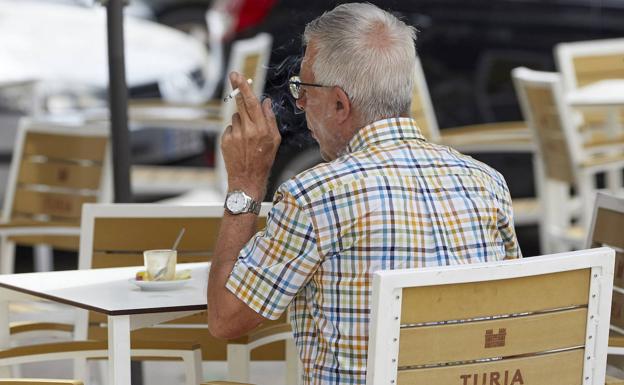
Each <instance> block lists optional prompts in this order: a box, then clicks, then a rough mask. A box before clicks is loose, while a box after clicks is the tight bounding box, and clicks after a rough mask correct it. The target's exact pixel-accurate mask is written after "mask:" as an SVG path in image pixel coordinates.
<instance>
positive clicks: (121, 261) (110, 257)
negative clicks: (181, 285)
mask: <svg viewBox="0 0 624 385" xmlns="http://www.w3.org/2000/svg"><path fill="white" fill-rule="evenodd" d="M211 258H212V252H206V251H204V252H187V251H185V250H178V258H177V263H192V262H207V261H210V259H211ZM141 265H143V253H142V252H138V251H137V252H135V253H106V252H101V251H97V252H94V253H93V258H92V260H91V268H93V269H101V268H107V267H122V266H141Z"/></svg>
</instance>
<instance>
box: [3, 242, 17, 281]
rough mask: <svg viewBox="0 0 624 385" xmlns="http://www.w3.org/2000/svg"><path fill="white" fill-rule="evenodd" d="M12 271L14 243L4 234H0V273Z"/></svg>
mask: <svg viewBox="0 0 624 385" xmlns="http://www.w3.org/2000/svg"><path fill="white" fill-rule="evenodd" d="M14 271H15V243H13V242H11V241H9V240H8V239H7V237H5V236H0V274H11V273H13V272H14Z"/></svg>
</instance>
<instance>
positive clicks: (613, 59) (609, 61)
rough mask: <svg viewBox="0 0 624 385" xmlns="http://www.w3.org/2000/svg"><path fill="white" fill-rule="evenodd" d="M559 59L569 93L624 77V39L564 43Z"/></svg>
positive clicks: (557, 58)
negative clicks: (596, 83) (576, 89)
mask: <svg viewBox="0 0 624 385" xmlns="http://www.w3.org/2000/svg"><path fill="white" fill-rule="evenodd" d="M555 58H556V62H557V68H558V70H559V72H561V75H562V78H563V83H564V87H565V88H566V89H568V90H571V89H575V88H578V87H583V86H585V85H587V84H590V83H594V82H597V81H600V80H605V79H622V78H624V64H623V63H624V38H619V39H605V40H590V41H579V42H572V43H560V44H557V46H556V47H555Z"/></svg>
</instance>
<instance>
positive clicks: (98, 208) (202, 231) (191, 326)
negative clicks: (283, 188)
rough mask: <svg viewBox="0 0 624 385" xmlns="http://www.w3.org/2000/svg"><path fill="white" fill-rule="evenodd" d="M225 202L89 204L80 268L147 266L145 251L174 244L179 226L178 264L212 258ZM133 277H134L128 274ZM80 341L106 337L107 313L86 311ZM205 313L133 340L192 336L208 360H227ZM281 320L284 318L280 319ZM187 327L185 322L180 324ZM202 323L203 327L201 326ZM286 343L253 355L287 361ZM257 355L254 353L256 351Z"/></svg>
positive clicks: (262, 219) (148, 330)
mask: <svg viewBox="0 0 624 385" xmlns="http://www.w3.org/2000/svg"><path fill="white" fill-rule="evenodd" d="M269 208H270V205H267V204H264V205H263V206H262V210H261V213H260V217H259V220H258V228H259V229H260V228H262V227H264V224H265V220H266V214H267V212H268V210H269ZM222 216H223V207H222V203H218V204H217V203H215V204H209V205H201V206H179V205H165V204H88V205H85V207H84V210H83V216H82V226H81V239H80V256H79V268H80V269H90V268H104V267H119V266H141V265H143V251H144V250H148V249H163V248H165V249H166V248H170V247H171V246H172V244H173V242H174V240H175V238H176V236H177V234H178V232H179V231H180V229H181V228H185V229H186V231H185V233H184V237H183V238H182V240H181V242H180V244H179V246H178V263H185V262H201V261H209V260H210V259H211V257H212V252H213V250H214V246H215V242H216V238H217V234H218V232H219V225H220V222H221V218H222ZM129 278H130V277H129ZM80 317H81V319H80V320H79V322H80V323H81V324H82V325H83V327H84V325H88V330H85V329H80V332H79V333H81V334H79V335H78V336H77V337H78V338H79V339H83V338H89V339H98V340H101V339H106V338H107V328H106V317H104V316H102V315H101V314H99V313H95V312H91V313H90V314H89V318H88V323H87V321H86V317H85V314H84V313H83V314H82V315H81V316H80ZM206 319H207V317H206V313H205V312H203V313H200V314H196V315H193V316H191V317H186V318H183V319H179V320H176V321H174V322H172V323H171V324H178V327H175V328H172V327H156V328H145V329H140V330H136V331H133V332H132V338H135V339H143V340H145V339H149V340H161V341H162V340H190V341H198V342H200V343H201V344H202V347H203V348H202V353H203V358H204V360H225V358H226V356H225V352H226V350H225V347H226V344H227V341H219V340H217V339H215V338H214V337H212V336H211V335H210V333H209V332H208V328H207V326H206ZM279 322H284V320H283V319H282V320H280V321H279ZM182 325H184V326H182ZM198 326H201V327H198ZM283 351H284V343H283V341H282V342H277V343H274V344H271V345H267V346H265V347H262V348H259V349H258V352H255V353H252V358H254V359H255V358H257V357H267V356H268V357H270V358H272V359H274V360H278V359H283V355H284V352H283ZM254 354H255V355H254Z"/></svg>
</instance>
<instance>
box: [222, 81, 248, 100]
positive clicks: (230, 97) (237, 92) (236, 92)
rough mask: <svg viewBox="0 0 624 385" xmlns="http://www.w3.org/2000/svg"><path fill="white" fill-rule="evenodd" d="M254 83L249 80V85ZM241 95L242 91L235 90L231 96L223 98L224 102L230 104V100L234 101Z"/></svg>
mask: <svg viewBox="0 0 624 385" xmlns="http://www.w3.org/2000/svg"><path fill="white" fill-rule="evenodd" d="M251 83H253V80H251V79H247V84H251ZM238 94H240V90H239V89H238V88H237V89H235V90H233V91H232V92H230V94H229V95H228V96H226V97H224V98H223V101H224V102H229V101H230V100H232V99H234V97H236V95H238Z"/></svg>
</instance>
